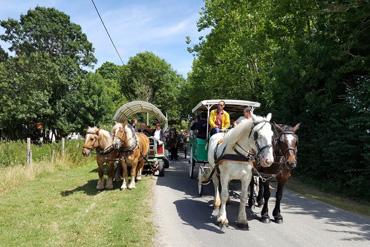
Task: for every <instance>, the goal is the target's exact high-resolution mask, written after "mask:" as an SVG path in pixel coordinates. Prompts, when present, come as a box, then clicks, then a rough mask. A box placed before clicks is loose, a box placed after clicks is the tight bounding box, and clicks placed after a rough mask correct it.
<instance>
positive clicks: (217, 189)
mask: <svg viewBox="0 0 370 247" xmlns="http://www.w3.org/2000/svg"><path fill="white" fill-rule="evenodd" d="M212 182H213V187H214V189H215V200H214V202H213V212H212V215H213V216H218V215H219V213H220V206H221V198H220V180H219V178H218V177H217V175H216V174H214V175H213V176H212Z"/></svg>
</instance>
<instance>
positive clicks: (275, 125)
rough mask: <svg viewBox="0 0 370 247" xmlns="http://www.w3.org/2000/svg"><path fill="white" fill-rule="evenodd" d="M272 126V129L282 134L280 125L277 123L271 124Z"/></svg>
mask: <svg viewBox="0 0 370 247" xmlns="http://www.w3.org/2000/svg"><path fill="white" fill-rule="evenodd" d="M272 125H273V126H274V128H275V129H276V130H277V131H278V132H283V131H284V130H283V128H282V127H281V126H280V124H277V123H275V122H274V123H272Z"/></svg>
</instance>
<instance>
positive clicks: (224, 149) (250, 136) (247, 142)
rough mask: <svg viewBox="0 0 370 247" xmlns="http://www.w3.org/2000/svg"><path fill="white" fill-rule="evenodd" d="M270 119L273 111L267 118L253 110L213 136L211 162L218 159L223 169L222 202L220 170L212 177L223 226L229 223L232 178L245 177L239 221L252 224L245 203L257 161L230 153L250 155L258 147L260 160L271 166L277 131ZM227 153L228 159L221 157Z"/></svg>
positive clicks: (210, 149) (245, 227) (220, 168)
mask: <svg viewBox="0 0 370 247" xmlns="http://www.w3.org/2000/svg"><path fill="white" fill-rule="evenodd" d="M270 120H271V113H269V114H268V115H267V117H266V118H264V117H261V116H256V115H254V114H252V119H246V120H243V121H242V122H241V123H240V124H238V125H237V126H236V127H235V128H233V129H231V130H230V131H229V132H227V133H226V134H224V133H218V134H215V135H213V136H212V137H211V138H210V140H209V146H208V162H209V164H210V165H211V166H212V167H215V166H216V162H217V163H218V169H219V172H220V173H219V174H220V180H221V202H220V192H219V182H220V181H219V179H218V176H217V174H216V173H214V174H213V176H212V181H213V185H214V188H215V201H214V207H215V210H214V212H213V214H216V215H217V214H218V218H217V222H218V223H219V224H220V226H221V227H223V226H225V225H228V219H227V216H226V202H227V200H228V198H229V182H230V181H231V180H234V179H237V180H240V181H241V186H242V189H241V195H240V206H239V214H238V222H237V225H238V227H241V228H243V229H248V228H249V227H248V220H247V215H246V212H245V206H246V203H247V200H248V186H249V184H250V181H251V178H252V166H253V164H252V161H236V160H232V159H231V158H228V157H236V156H239V157H240V156H245V157H246V156H248V155H249V150H255V151H256V153H257V159H258V160H259V164H261V165H262V166H263V167H269V166H271V164H272V163H273V161H274V157H273V150H272V136H273V132H272V130H271V124H270ZM226 154H227V155H228V156H226V157H225V159H222V158H221V159H219V158H220V157H221V156H225V155H226ZM241 154H242V155H241ZM233 155H234V156H233ZM215 157H216V159H217V160H216V161H215ZM220 204H221V209H220Z"/></svg>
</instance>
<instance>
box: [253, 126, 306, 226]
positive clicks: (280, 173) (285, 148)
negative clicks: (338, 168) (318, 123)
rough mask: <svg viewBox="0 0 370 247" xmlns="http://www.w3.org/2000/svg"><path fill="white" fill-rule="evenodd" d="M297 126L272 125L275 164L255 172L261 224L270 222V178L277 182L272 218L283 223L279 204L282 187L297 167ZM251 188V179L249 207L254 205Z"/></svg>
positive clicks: (258, 168)
mask: <svg viewBox="0 0 370 247" xmlns="http://www.w3.org/2000/svg"><path fill="white" fill-rule="evenodd" d="M299 126H300V123H298V124H296V125H295V126H294V127H292V126H289V125H282V124H274V129H275V131H274V136H273V148H274V157H275V162H274V163H273V164H272V165H271V166H270V167H268V168H266V167H260V166H259V167H257V171H258V173H259V176H260V177H261V178H260V179H259V191H258V197H257V202H258V205H262V204H263V208H262V211H261V221H262V222H263V223H269V222H270V217H269V214H268V201H269V198H270V180H271V179H272V178H276V181H277V190H276V202H275V208H274V211H273V212H272V215H273V216H274V220H275V222H276V223H283V217H282V216H281V214H280V202H281V199H282V197H283V189H284V185H285V183H286V182H287V181H288V178H289V177H290V176H291V174H292V170H293V169H294V168H295V167H296V166H297V151H298V149H297V146H298V136H297V134H296V132H297V130H298V129H299ZM253 187H254V181H253V179H252V182H251V186H250V189H251V194H250V196H249V201H248V205H249V207H251V206H252V205H254V198H253V189H254V188H253ZM262 196H263V199H262ZM263 201H264V203H263Z"/></svg>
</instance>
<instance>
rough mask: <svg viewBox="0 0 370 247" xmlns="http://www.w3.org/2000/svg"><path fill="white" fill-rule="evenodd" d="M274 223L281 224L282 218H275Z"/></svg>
mask: <svg viewBox="0 0 370 247" xmlns="http://www.w3.org/2000/svg"><path fill="white" fill-rule="evenodd" d="M275 223H277V224H283V218H275Z"/></svg>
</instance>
